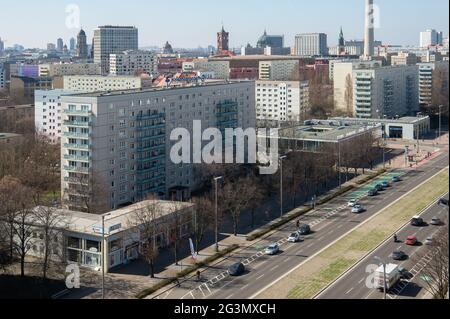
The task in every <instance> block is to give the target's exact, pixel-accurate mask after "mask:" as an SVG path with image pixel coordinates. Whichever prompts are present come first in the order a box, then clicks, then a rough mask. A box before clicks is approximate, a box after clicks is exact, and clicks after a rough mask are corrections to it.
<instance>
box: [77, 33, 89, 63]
mask: <svg viewBox="0 0 450 319" xmlns="http://www.w3.org/2000/svg"><path fill="white" fill-rule="evenodd" d="M77 57H79V58H82V59H87V57H88V47H87V40H86V33H85V32H84V30H83V29H81V30H80V32H79V33H78V36H77Z"/></svg>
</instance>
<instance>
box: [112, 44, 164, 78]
mask: <svg viewBox="0 0 450 319" xmlns="http://www.w3.org/2000/svg"><path fill="white" fill-rule="evenodd" d="M109 69H110V74H111V75H134V74H136V72H137V71H143V72H145V73H148V74H150V75H152V76H153V77H155V76H156V75H157V73H158V59H157V57H156V55H155V54H154V53H152V52H150V51H142V50H137V51H125V52H124V53H121V54H111V55H110V58H109Z"/></svg>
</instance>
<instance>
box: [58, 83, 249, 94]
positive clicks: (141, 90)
mask: <svg viewBox="0 0 450 319" xmlns="http://www.w3.org/2000/svg"><path fill="white" fill-rule="evenodd" d="M250 82H255V81H250V80H236V81H234V80H233V81H226V80H217V81H214V80H212V81H206V82H205V83H203V84H197V85H187V86H173V87H166V86H164V87H143V88H138V89H130V90H117V91H98V92H91V93H75V94H68V95H65V96H78V97H106V96H119V95H126V94H135V93H146V92H159V91H169V90H182V89H189V88H198V87H204V86H207V87H210V86H218V85H225V84H239V83H250Z"/></svg>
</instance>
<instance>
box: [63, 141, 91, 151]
mask: <svg viewBox="0 0 450 319" xmlns="http://www.w3.org/2000/svg"><path fill="white" fill-rule="evenodd" d="M89 147H90V145H88V144H70V143H65V144H64V148H67V149H76V150H88V149H89Z"/></svg>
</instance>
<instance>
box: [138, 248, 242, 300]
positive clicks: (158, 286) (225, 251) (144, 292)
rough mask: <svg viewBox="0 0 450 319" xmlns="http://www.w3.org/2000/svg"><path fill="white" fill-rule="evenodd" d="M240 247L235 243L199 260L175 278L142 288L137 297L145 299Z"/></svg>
mask: <svg viewBox="0 0 450 319" xmlns="http://www.w3.org/2000/svg"><path fill="white" fill-rule="evenodd" d="M238 248H239V245H237V244H233V245H231V246H230V247H227V248H226V249H223V250H221V251H219V252H218V253H216V254H214V255H212V256H210V257H208V258H206V259H205V260H203V261H201V262H198V263H196V264H195V265H193V266H190V267H188V268H186V269H184V270H183V271H180V272H179V273H177V276H176V277H175V278H169V279H164V280H162V281H160V282H159V283H157V284H156V285H153V286H152V287H150V288H147V289H144V290H142V291H141V292H139V293H138V294H137V295H136V298H138V299H143V298H145V297H147V296H149V295H151V294H152V293H155V292H156V291H158V290H159V289H161V288H163V287H165V286H167V285H170V284H171V283H174V282H175V281H177V279H179V278H181V277H185V276H187V275H189V274H190V273H192V272H194V271H196V270H198V269H200V268H202V267H205V266H207V265H208V264H210V263H212V262H213V261H216V260H217V259H219V258H221V257H223V256H225V255H227V254H229V253H231V252H233V251H234V250H236V249H238Z"/></svg>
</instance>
